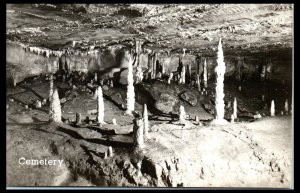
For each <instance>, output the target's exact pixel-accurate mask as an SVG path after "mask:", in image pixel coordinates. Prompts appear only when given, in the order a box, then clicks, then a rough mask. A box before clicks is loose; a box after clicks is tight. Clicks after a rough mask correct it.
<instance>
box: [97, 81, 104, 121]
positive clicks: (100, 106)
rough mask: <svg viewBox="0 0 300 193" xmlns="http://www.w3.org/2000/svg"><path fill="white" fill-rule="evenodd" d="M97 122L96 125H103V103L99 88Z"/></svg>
mask: <svg viewBox="0 0 300 193" xmlns="http://www.w3.org/2000/svg"><path fill="white" fill-rule="evenodd" d="M96 92H97V98H98V103H97V121H98V123H101V124H103V123H104V102H103V94H102V88H101V87H100V86H99V87H98V88H97V91H96Z"/></svg>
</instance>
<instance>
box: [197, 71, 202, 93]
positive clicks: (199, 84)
mask: <svg viewBox="0 0 300 193" xmlns="http://www.w3.org/2000/svg"><path fill="white" fill-rule="evenodd" d="M196 76H197V88H198V91H199V92H201V82H200V75H199V74H197V75H196Z"/></svg>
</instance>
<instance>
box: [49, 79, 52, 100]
mask: <svg viewBox="0 0 300 193" xmlns="http://www.w3.org/2000/svg"><path fill="white" fill-rule="evenodd" d="M52 95H53V75H52V74H50V87H49V101H51V100H52Z"/></svg>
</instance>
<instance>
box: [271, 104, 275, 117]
mask: <svg viewBox="0 0 300 193" xmlns="http://www.w3.org/2000/svg"><path fill="white" fill-rule="evenodd" d="M270 113H271V116H275V103H274V100H272V101H271V108H270Z"/></svg>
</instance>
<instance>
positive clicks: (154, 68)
mask: <svg viewBox="0 0 300 193" xmlns="http://www.w3.org/2000/svg"><path fill="white" fill-rule="evenodd" d="M156 60H157V55H156V53H154V54H153V56H152V67H153V72H152V76H153V77H152V79H155V77H156Z"/></svg>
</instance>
